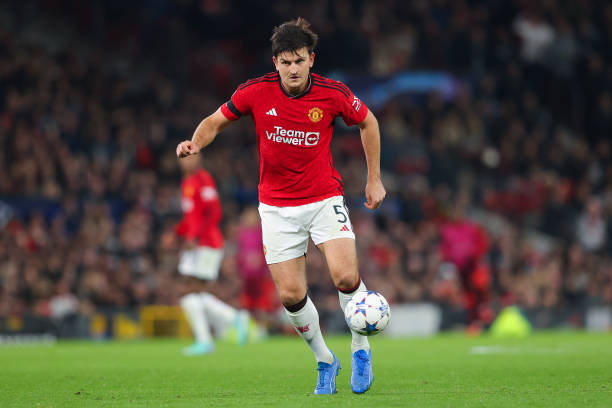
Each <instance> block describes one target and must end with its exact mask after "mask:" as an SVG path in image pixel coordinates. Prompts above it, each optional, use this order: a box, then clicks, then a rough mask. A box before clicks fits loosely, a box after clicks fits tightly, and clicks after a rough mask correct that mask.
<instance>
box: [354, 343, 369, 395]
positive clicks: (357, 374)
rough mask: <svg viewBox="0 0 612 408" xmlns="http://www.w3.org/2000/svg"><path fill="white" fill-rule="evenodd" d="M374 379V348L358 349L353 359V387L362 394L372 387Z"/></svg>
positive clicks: (357, 392) (355, 391)
mask: <svg viewBox="0 0 612 408" xmlns="http://www.w3.org/2000/svg"><path fill="white" fill-rule="evenodd" d="M372 381H374V375H373V374H372V350H370V351H365V350H357V351H356V352H354V353H353V358H352V359H351V389H352V390H353V392H354V393H355V394H362V393H364V392H366V391H367V390H369V389H370V386H371V385H372Z"/></svg>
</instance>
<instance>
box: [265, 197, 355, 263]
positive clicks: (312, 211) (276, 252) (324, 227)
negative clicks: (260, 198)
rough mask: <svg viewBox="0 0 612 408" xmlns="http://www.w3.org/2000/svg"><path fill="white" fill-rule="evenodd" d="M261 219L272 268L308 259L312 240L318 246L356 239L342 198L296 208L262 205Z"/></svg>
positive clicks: (268, 260)
mask: <svg viewBox="0 0 612 408" xmlns="http://www.w3.org/2000/svg"><path fill="white" fill-rule="evenodd" d="M259 216H260V217H261V229H262V236H263V245H264V255H265V257H266V262H267V263H268V264H274V263H279V262H284V261H288V260H290V259H295V258H299V257H300V256H303V255H305V254H306V250H307V248H308V238H312V241H313V242H314V243H315V245H319V244H320V243H322V242H326V241H329V240H332V239H336V238H351V239H355V234H354V233H353V226H352V225H351V220H350V219H349V216H348V211H347V209H346V205H345V204H344V197H342V196H335V197H330V198H326V199H325V200H321V201H318V202H316V203H310V204H304V205H298V206H295V207H275V206H272V205H267V204H263V203H260V204H259Z"/></svg>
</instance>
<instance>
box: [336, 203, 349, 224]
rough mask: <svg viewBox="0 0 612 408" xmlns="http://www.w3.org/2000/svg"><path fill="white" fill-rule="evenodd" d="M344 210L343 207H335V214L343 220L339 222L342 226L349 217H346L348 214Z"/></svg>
mask: <svg viewBox="0 0 612 408" xmlns="http://www.w3.org/2000/svg"><path fill="white" fill-rule="evenodd" d="M342 210H343V208H342V206H341V205H334V211H335V213H336V214H338V215H341V216H342V219H339V220H338V222H339V223H340V224H344V223H345V222H346V221H347V220H348V217H347V216H346V214H345V213H344V212H343V211H342Z"/></svg>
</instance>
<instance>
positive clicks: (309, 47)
mask: <svg viewBox="0 0 612 408" xmlns="http://www.w3.org/2000/svg"><path fill="white" fill-rule="evenodd" d="M271 42H272V61H273V62H274V65H275V67H276V72H272V73H269V74H266V75H264V76H261V77H259V78H255V79H252V80H249V81H247V82H245V83H243V84H242V85H240V86H239V87H238V89H237V90H236V91H235V92H234V94H233V95H232V97H231V99H230V100H229V101H227V102H226V103H225V104H223V105H222V106H221V107H220V108H219V109H218V110H217V111H216V112H215V113H213V114H212V115H210V116H208V117H207V118H205V119H204V120H203V121H202V122H201V123H200V124H199V125H198V127H197V128H196V130H195V132H194V134H193V137H192V139H191V140H190V141H183V142H181V143H180V144H179V145H178V146H177V148H176V153H177V155H178V156H179V157H185V156H190V155H194V154H197V153H198V152H199V151H200V150H201V149H202V148H204V147H205V146H207V145H208V144H209V143H211V142H212V141H213V139H214V138H215V137H216V135H217V134H218V133H219V132H221V131H222V130H223V129H225V128H226V127H227V126H228V125H229V124H230V123H232V122H233V121H235V120H237V119H239V118H240V117H241V116H245V115H250V116H251V118H252V120H253V122H254V123H255V131H256V133H257V141H258V147H259V161H260V176H259V177H260V178H259V202H260V204H259V214H260V217H261V222H262V236H263V244H264V248H263V250H264V253H265V257H266V262H267V263H268V265H269V269H270V273H271V275H272V279H273V280H274V283H275V285H276V289H277V291H278V294H279V297H280V300H281V302H282V304H283V306H284V307H285V309H286V312H287V315H288V316H289V319H290V321H291V323H292V324H293V326H294V327H295V329H296V331H297V332H298V334H299V335H300V336H301V337H302V338H303V339H304V340H305V341H306V343H307V344H308V346H309V347H310V348H311V349H312V351H313V353H314V356H315V358H316V360H317V370H318V371H319V374H318V381H317V385H316V388H315V391H314V393H315V394H333V393H335V392H336V376H337V375H338V370H339V369H340V362H339V361H338V358H337V357H336V356H335V355H334V354H333V353H332V352H331V351H330V350H329V349H328V348H327V346H326V344H325V341H324V339H323V336H322V334H321V330H320V328H319V315H318V312H317V309H316V308H315V306H314V304H313V302H312V301H311V300H310V298H309V297H308V295H307V283H306V267H305V265H306V264H305V255H306V249H307V245H308V239H309V238H312V240H313V242H314V243H315V245H317V246H318V248H319V249H320V250H321V251H322V252H323V254H324V256H325V259H326V261H327V265H328V267H329V272H330V276H331V278H332V280H333V282H334V284H335V285H336V287H337V288H338V295H339V297H340V305H341V307H342V309H343V310H344V308H345V306H346V304H347V303H348V301H349V300H350V298H351V297H352V295H353V294H354V293H355V292H357V291H362V290H366V286H365V284H364V283H363V282H362V281H361V279H360V277H359V272H358V270H357V253H356V248H355V235H354V233H353V231H352V226H351V222H350V219H349V216H348V211H347V209H346V206H345V203H344V197H343V195H344V192H343V186H342V181H341V178H340V175H339V174H338V172H337V171H336V169H335V168H334V166H333V161H332V156H331V152H330V147H329V146H330V142H331V139H332V133H333V125H334V120H335V118H337V117H341V118H342V119H343V120H344V122H345V123H346V124H347V125H349V126H350V125H357V126H358V127H359V128H360V132H361V140H362V144H363V148H364V151H365V156H366V162H367V168H368V177H367V184H366V186H365V198H366V203H365V206H366V207H367V208H369V209H371V210H374V209H376V208H378V207H379V206H380V204H381V203H382V201H383V199H384V198H385V194H386V193H385V188H384V186H383V184H382V182H381V179H380V133H379V129H378V122H377V120H376V118H375V117H374V115H373V114H372V112H370V111H369V110H368V108H367V107H366V106H365V104H364V103H363V102H361V101H360V100H359V99H358V98H357V97H356V96H354V95H353V93H352V92H351V91H350V89H349V88H347V87H346V86H345V85H344V84H342V83H340V82H338V81H335V80H332V79H328V78H324V77H322V76H320V75H317V74H314V73H311V72H310V68H312V66H313V64H314V59H315V54H314V52H313V50H314V47H315V45H316V43H317V35H316V34H315V33H313V32H312V31H311V30H310V29H309V23H308V22H307V21H305V20H304V19H302V18H298V19H297V20H293V21H289V22H286V23H284V24H281V25H280V26H279V27H276V28H275V29H274V32H273V35H272V37H271ZM351 350H352V353H353V354H352V361H351V366H352V373H351V388H352V390H353V392H355V393H363V392H365V391H367V390H368V389H369V388H370V385H371V384H372V379H373V375H372V353H371V350H370V345H369V343H368V338H367V337H364V336H361V335H359V334H357V333H355V332H353V333H352V344H351Z"/></svg>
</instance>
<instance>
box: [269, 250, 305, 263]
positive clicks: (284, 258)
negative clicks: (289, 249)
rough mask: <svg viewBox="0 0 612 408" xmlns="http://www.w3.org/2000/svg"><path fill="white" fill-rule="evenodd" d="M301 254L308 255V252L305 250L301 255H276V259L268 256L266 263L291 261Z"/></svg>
mask: <svg viewBox="0 0 612 408" xmlns="http://www.w3.org/2000/svg"><path fill="white" fill-rule="evenodd" d="M301 256H306V252H304V253H303V254H301V255H285V256H279V257H276V258H274V259H271V260H268V258H266V264H268V265H273V264H277V263H281V262H286V261H291V260H293V259H298V258H299V257H301Z"/></svg>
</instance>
